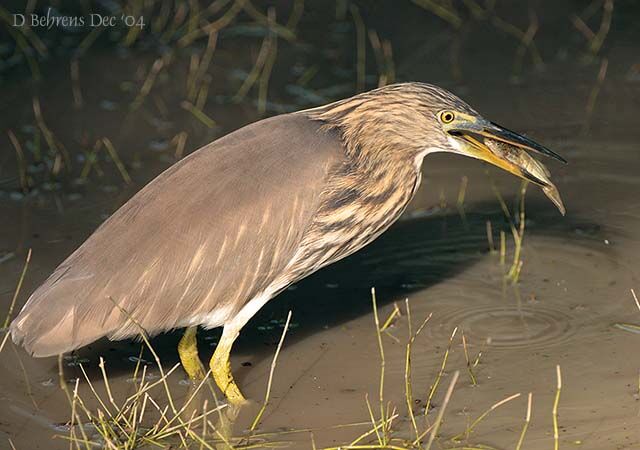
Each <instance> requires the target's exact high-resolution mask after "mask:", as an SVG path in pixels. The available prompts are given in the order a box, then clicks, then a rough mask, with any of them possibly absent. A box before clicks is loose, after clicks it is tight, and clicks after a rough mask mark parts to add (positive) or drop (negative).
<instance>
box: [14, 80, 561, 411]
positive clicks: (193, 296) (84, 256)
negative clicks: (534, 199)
mask: <svg viewBox="0 0 640 450" xmlns="http://www.w3.org/2000/svg"><path fill="white" fill-rule="evenodd" d="M498 144H499V145H498ZM505 146H506V148H505ZM527 151H532V152H537V153H540V154H543V155H546V156H550V157H553V158H555V159H558V160H560V161H563V162H566V161H564V159H563V158H562V157H560V156H559V155H557V154H556V153H554V152H553V151H551V150H549V149H548V148H546V147H544V146H542V145H540V144H538V143H536V142H534V141H533V140H531V139H529V138H528V137H525V136H524V135H521V134H517V133H515V132H513V131H510V130H508V129H506V128H504V127H502V126H500V125H497V124H495V123H493V122H491V121H489V120H487V119H485V118H483V117H482V116H481V115H480V114H479V113H477V112H476V111H475V110H474V109H473V108H471V107H470V106H469V105H468V104H466V103H465V102H464V101H462V100H461V99H460V98H458V97H457V96H455V95H454V94H452V93H450V92H448V91H447V90H445V89H442V88H440V87H437V86H435V85H431V84H426V83H418V82H408V83H398V84H392V85H388V86H384V87H381V88H377V89H374V90H371V91H368V92H364V93H359V94H357V95H355V96H353V97H350V98H347V99H343V100H339V101H337V102H333V103H330V104H327V105H324V106H320V107H316V108H312V109H306V110H303V111H298V112H293V113H287V114H282V115H278V116H274V117H271V118H267V119H263V120H260V121H258V122H255V123H252V124H249V125H247V126H245V127H243V128H240V129H238V130H236V131H234V132H232V133H230V134H227V135H226V136H223V137H221V138H219V139H217V140H215V141H213V142H211V143H210V144H208V145H205V146H204V147H202V148H200V149H199V150H197V151H195V152H193V153H191V154H190V155H189V156H187V157H185V158H184V159H182V160H180V161H179V162H177V163H175V164H174V165H172V166H171V167H169V168H168V169H166V170H165V171H164V172H162V173H161V174H160V175H159V176H157V177H156V178H155V179H153V180H152V181H151V182H149V183H148V184H147V185H146V186H145V187H144V188H142V189H141V190H140V191H139V192H138V193H136V194H135V195H134V196H133V197H132V198H131V199H130V200H128V201H127V202H126V203H125V204H124V205H123V206H121V207H120V208H119V209H118V210H117V211H116V212H115V213H113V215H111V216H110V217H109V218H108V219H106V220H105V221H104V222H103V223H102V224H101V225H100V226H99V227H98V228H97V230H96V231H95V232H94V233H93V234H92V235H91V236H90V237H89V238H88V239H87V240H86V241H85V242H84V243H83V244H82V245H80V247H79V248H78V249H77V250H75V251H74V252H73V253H72V254H71V255H70V256H69V257H68V258H67V259H66V260H64V261H63V262H62V263H61V264H60V265H59V266H58V267H57V268H56V269H55V270H54V271H53V273H52V274H51V275H50V276H49V277H48V278H47V279H46V280H45V281H44V283H43V284H42V285H41V286H40V287H38V288H37V289H36V290H35V291H34V292H33V293H32V294H31V296H30V297H29V299H28V301H27V302H26V304H25V305H24V307H23V308H22V310H21V312H20V313H19V315H18V316H17V317H16V318H15V320H14V321H13V322H12V324H11V327H10V332H11V335H12V338H13V340H14V342H16V343H17V344H22V345H23V346H24V348H25V349H26V350H27V351H28V352H29V353H30V354H31V355H32V356H34V357H46V356H53V355H58V354H61V353H65V352H69V351H72V350H74V349H77V348H79V347H82V346H85V345H87V344H90V343H91V342H93V341H96V340H98V339H100V338H103V337H107V338H109V339H110V340H121V339H125V338H130V337H135V336H136V335H138V334H139V333H140V328H142V329H143V330H144V331H145V332H146V333H148V335H149V336H153V335H156V334H159V333H162V332H166V331H170V330H174V329H179V328H185V329H186V330H185V332H184V335H183V336H182V338H181V339H180V341H179V344H178V354H179V358H180V361H181V363H182V366H183V368H184V370H185V372H186V373H187V375H188V376H189V378H190V379H192V380H194V381H197V380H201V379H202V378H203V377H204V376H205V375H206V373H205V371H204V366H203V364H202V362H201V360H200V358H199V356H198V347H197V339H196V334H197V329H198V327H203V328H205V329H211V328H216V327H223V329H222V334H221V337H220V339H219V342H218V344H217V346H216V349H215V351H214V353H213V356H212V357H211V360H210V362H209V366H210V368H211V374H212V376H213V378H214V380H215V383H216V384H217V386H218V387H219V388H220V390H221V391H222V393H224V395H225V396H226V397H227V399H228V401H229V402H230V403H233V404H238V403H242V402H243V401H244V396H243V395H242V393H241V391H240V389H239V388H238V385H237V384H236V382H235V381H234V378H233V375H232V371H231V364H230V353H231V349H232V346H233V343H234V341H235V340H236V338H237V337H238V335H239V333H240V331H241V329H242V328H243V326H244V325H245V324H246V323H247V322H248V321H249V319H251V317H252V316H254V315H255V314H256V312H257V311H258V310H260V308H262V307H263V306H264V305H265V304H266V303H267V302H268V301H269V300H270V299H272V298H274V297H275V296H276V295H278V293H280V292H282V291H283V290H284V289H286V288H287V287H288V286H290V285H291V284H293V283H296V282H297V281H299V280H301V279H303V278H305V277H307V276H308V275H310V274H312V273H314V272H316V271H317V270H319V269H321V268H322V267H325V266H327V265H329V264H332V263H334V262H336V261H338V260H340V259H342V258H345V257H346V256H348V255H350V254H352V253H354V252H356V251H357V250H359V249H361V248H362V247H364V246H366V245H367V244H369V243H370V242H372V241H373V240H374V239H376V238H377V237H378V236H380V234H382V233H383V232H384V231H385V230H387V229H388V228H389V227H390V226H391V225H392V224H393V223H394V222H395V221H396V220H397V219H398V218H399V217H400V215H401V214H402V213H403V211H404V210H405V208H406V207H407V205H408V204H409V202H410V201H411V199H412V197H413V196H414V194H415V193H416V191H417V190H418V187H419V186H420V182H421V178H422V175H421V166H422V162H423V159H424V158H425V156H427V155H429V154H431V153H435V152H447V153H454V154H458V155H465V156H470V157H473V158H476V159H480V160H483V161H486V162H488V163H490V164H493V165H495V166H498V167H500V168H501V169H504V170H506V171H508V172H510V173H512V174H514V175H516V176H518V177H520V178H523V179H526V180H529V181H532V182H533V183H536V184H538V185H540V186H541V187H542V188H543V189H545V190H546V191H545V192H547V193H548V191H550V190H554V191H555V186H553V184H552V183H551V181H550V180H549V178H548V171H546V168H545V167H544V166H542V164H540V163H538V162H537V160H535V159H533V158H532V157H530V156H529V155H528V153H527ZM555 192H556V193H557V191H555ZM550 197H552V200H553V199H554V198H553V196H551V195H550ZM557 199H558V201H559V197H557ZM554 201H555V200H554ZM556 203H557V202H556ZM557 204H558V203H557ZM558 206H559V207H560V206H561V203H560V204H558ZM561 210H562V212H564V209H563V208H561Z"/></svg>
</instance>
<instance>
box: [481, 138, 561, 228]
mask: <svg viewBox="0 0 640 450" xmlns="http://www.w3.org/2000/svg"><path fill="white" fill-rule="evenodd" d="M484 144H485V145H486V147H487V148H488V149H489V150H491V152H493V153H494V154H495V156H497V157H498V158H500V159H503V160H506V161H508V162H510V163H511V164H513V165H514V166H516V167H518V168H519V169H520V171H521V176H522V178H525V179H527V180H529V181H531V182H533V183H535V184H537V185H539V186H541V187H542V192H544V193H545V195H546V196H547V197H548V198H549V200H551V201H552V202H553V204H554V205H556V207H557V208H558V210H559V211H560V214H562V215H563V216H564V215H565V212H566V210H565V207H564V204H563V203H562V199H561V198H560V193H559V192H558V188H556V186H555V185H554V184H553V182H552V181H551V178H550V177H551V174H550V173H549V170H548V169H547V168H546V167H545V166H544V165H542V163H541V162H539V161H538V160H536V159H534V158H533V157H531V156H530V155H529V154H528V153H527V152H526V151H524V150H523V149H522V148H520V147H516V146H515V145H511V144H508V143H506V142H504V141H497V140H494V139H491V138H488V137H485V138H484Z"/></svg>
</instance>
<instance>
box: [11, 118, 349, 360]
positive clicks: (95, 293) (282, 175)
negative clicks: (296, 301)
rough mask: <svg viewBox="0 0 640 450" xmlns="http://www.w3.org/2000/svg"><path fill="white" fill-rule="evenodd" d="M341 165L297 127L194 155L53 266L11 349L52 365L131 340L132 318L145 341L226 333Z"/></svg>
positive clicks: (287, 253)
mask: <svg viewBox="0 0 640 450" xmlns="http://www.w3.org/2000/svg"><path fill="white" fill-rule="evenodd" d="M343 155H344V152H343V149H342V147H341V143H340V140H339V138H338V137H337V135H336V134H334V133H333V132H330V131H323V130H321V129H319V123H317V122H312V121H310V120H309V119H307V118H305V117H304V116H301V115H283V116H278V117H274V118H271V119H267V120H263V121H261V122H257V123H255V124H252V125H249V126H247V127H244V128H242V129H240V130H238V131H236V132H234V133H231V134H229V135H227V136H225V137H223V138H221V139H219V140H217V141H215V142H213V143H211V144H209V145H207V146H205V147H203V148H202V149H200V150H198V151H196V152H194V153H193V154H191V155H190V156H188V157H187V158H185V159H184V160H182V161H180V162H178V163H176V164H175V165H173V166H172V167H170V168H169V169H167V170H166V171H165V172H163V173H162V174H161V175H160V176H158V177H157V178H156V179H154V180H153V181H152V182H151V183H149V184H148V185H147V186H146V187H144V188H143V189H142V190H141V191H140V192H138V193H137V194H136V195H135V196H134V197H132V198H131V199H130V200H129V201H128V202H127V203H126V204H125V205H123V206H122V207H121V208H120V209H118V210H117V211H116V212H115V213H114V214H113V215H112V216H111V217H110V218H109V219H107V220H106V221H105V222H104V223H103V224H102V225H101V226H100V227H99V228H98V229H97V230H96V232H95V233H94V234H93V235H91V236H90V237H89V238H88V239H87V240H86V241H85V242H84V244H82V245H81V246H80V247H79V248H78V249H77V250H76V251H75V252H74V253H73V254H72V255H71V256H69V257H68V258H67V259H66V260H65V261H64V262H63V263H62V264H60V266H59V267H58V268H57V269H56V270H55V272H54V273H53V274H52V275H51V276H50V277H49V278H48V279H47V280H46V281H45V282H44V284H43V285H42V286H41V287H40V288H38V289H37V290H36V291H35V292H34V293H33V294H32V295H31V297H30V299H29V301H28V302H27V304H26V305H25V307H24V308H23V310H22V312H21V313H20V315H19V316H18V317H17V319H16V320H15V321H14V323H13V324H12V326H11V332H12V334H13V338H14V340H16V341H18V342H23V344H24V345H25V347H26V349H27V350H28V351H30V352H31V353H33V354H35V355H38V356H47V355H53V354H57V353H61V352H65V351H69V350H71V349H74V348H77V347H80V346H82V345H86V344H88V343H90V342H92V341H94V340H96V339H98V338H100V337H102V336H109V337H111V338H114V339H119V338H123V337H126V336H131V335H135V334H138V333H139V331H140V330H139V327H138V326H137V325H136V324H135V323H133V322H132V321H131V318H133V319H135V321H137V322H138V323H139V324H140V325H142V327H144V329H145V330H146V331H147V332H149V333H151V334H153V333H157V332H160V331H163V330H169V329H171V328H175V327H180V326H185V325H187V324H195V323H206V324H208V325H210V326H216V325H220V324H222V323H223V322H224V319H225V317H226V316H229V315H233V313H234V312H236V311H237V310H238V309H239V308H240V307H242V305H243V304H244V303H245V302H246V301H248V300H249V299H251V298H252V297H253V296H255V295H257V294H258V293H259V292H260V291H261V290H262V289H265V288H266V287H267V286H268V285H269V283H271V282H272V281H273V280H274V278H275V277H277V276H278V275H279V274H280V272H281V271H282V270H283V269H284V267H285V266H286V264H287V263H288V262H289V260H290V259H291V257H292V256H293V254H294V252H295V250H296V248H297V246H298V244H299V242H300V240H301V237H302V234H303V233H304V231H305V228H306V227H307V225H308V224H309V223H310V220H311V219H312V217H313V215H314V213H315V211H316V209H317V207H318V201H319V197H320V194H321V192H322V190H323V189H324V187H325V181H326V177H327V173H328V172H329V170H330V168H331V167H332V166H334V165H335V164H339V163H340V162H341V159H342V158H343V157H344V156H343ZM116 304H117V305H118V307H116V306H115V305H116ZM120 308H122V309H123V310H125V311H126V314H125V313H123V312H122V311H121V310H120ZM216 321H218V322H220V323H216Z"/></svg>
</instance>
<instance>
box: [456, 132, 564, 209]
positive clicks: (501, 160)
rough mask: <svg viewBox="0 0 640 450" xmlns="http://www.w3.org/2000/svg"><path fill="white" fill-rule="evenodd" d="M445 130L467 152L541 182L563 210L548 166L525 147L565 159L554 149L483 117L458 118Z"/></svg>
mask: <svg viewBox="0 0 640 450" xmlns="http://www.w3.org/2000/svg"><path fill="white" fill-rule="evenodd" d="M447 132H448V133H449V134H450V135H452V136H453V137H454V138H456V140H457V142H459V143H460V144H461V146H462V152H463V153H464V154H466V155H467V156H471V157H473V158H477V159H481V160H483V161H486V162H488V163H490V164H493V165H494V166H497V167H500V168H501V169H503V170H506V171H507V172H510V173H512V174H514V175H516V176H518V177H520V178H524V179H525V180H528V181H531V182H533V183H535V184H537V185H539V186H542V188H543V191H544V192H545V194H547V196H549V198H550V199H551V200H552V201H553V202H554V203H555V204H556V206H557V207H558V209H559V210H560V212H561V213H562V214H564V206H563V205H562V201H561V200H560V196H559V194H558V191H557V189H556V187H555V186H554V185H553V183H552V182H551V180H550V179H549V171H548V170H547V168H546V167H545V166H544V165H542V163H540V162H538V161H537V160H535V159H534V158H532V157H531V156H530V155H529V154H528V153H527V152H526V151H527V150H528V151H532V152H536V153H540V154H542V155H545V156H549V157H551V158H554V159H557V160H559V161H562V162H563V163H566V162H567V161H566V160H565V159H564V158H562V157H561V156H560V155H558V154H557V153H555V152H553V151H551V150H549V149H548V148H546V147H543V146H542V145H540V144H538V143H536V142H534V141H532V140H531V139H529V138H527V137H525V136H522V135H520V134H517V133H515V132H513V131H511V130H508V129H506V128H504V127H501V126H500V125H497V124H495V123H493V122H488V121H485V120H483V119H476V120H460V121H458V122H457V123H453V124H451V127H450V128H449V129H448V130H447Z"/></svg>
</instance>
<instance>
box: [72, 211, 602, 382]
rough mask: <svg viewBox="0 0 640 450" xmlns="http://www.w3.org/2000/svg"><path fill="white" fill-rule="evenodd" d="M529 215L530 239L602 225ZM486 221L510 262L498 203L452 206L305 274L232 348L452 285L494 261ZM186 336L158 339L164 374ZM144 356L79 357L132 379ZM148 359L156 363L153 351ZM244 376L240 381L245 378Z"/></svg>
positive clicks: (211, 345) (110, 349) (211, 344)
mask: <svg viewBox="0 0 640 450" xmlns="http://www.w3.org/2000/svg"><path fill="white" fill-rule="evenodd" d="M527 214H528V217H529V218H528V219H527V230H526V232H525V239H526V236H527V233H531V234H536V235H543V236H548V237H554V236H557V237H558V239H562V238H566V236H567V234H568V233H571V234H572V235H574V236H575V233H573V231H574V230H576V229H578V228H579V229H588V230H591V231H590V233H588V234H586V235H585V234H582V235H580V236H579V239H584V240H585V243H586V240H587V239H590V238H592V236H593V235H596V234H598V230H599V229H600V226H599V225H598V224H591V223H590V224H585V222H584V221H581V220H580V218H579V217H573V216H572V217H565V218H561V216H559V215H558V214H557V213H556V211H555V210H553V209H552V207H551V206H550V205H549V203H547V202H543V201H540V202H536V201H530V202H529V204H528V205H527ZM487 221H491V223H492V226H493V234H494V242H495V243H496V245H499V235H498V233H499V231H500V230H506V231H507V239H508V240H507V257H509V251H510V247H511V246H512V239H511V235H510V233H509V232H508V229H509V226H508V223H507V222H506V220H505V218H504V216H503V214H502V212H501V210H500V209H499V208H498V207H497V204H496V202H483V203H477V204H473V205H472V207H471V208H470V211H468V212H466V213H465V214H464V217H463V216H461V215H460V214H459V212H457V211H455V209H454V210H445V211H437V210H435V211H434V212H433V213H424V214H421V217H408V218H405V219H404V220H401V221H399V222H398V223H396V224H395V225H394V226H393V227H391V229H389V231H387V232H386V233H384V234H383V235H382V236H381V237H380V238H378V239H377V240H376V241H374V242H373V243H372V244H371V245H369V246H367V247H366V248H364V249H363V250H361V251H359V252H357V253H355V254H354V255H352V256H350V257H348V258H346V259H344V260H342V261H339V262H338V263H336V264H333V265H331V266H329V267H326V268H324V269H322V270H320V271H319V272H317V273H315V274H313V275H311V276H309V277H307V278H306V279H304V280H302V281H301V282H299V283H298V284H296V285H294V286H292V287H290V288H289V289H288V290H286V291H284V292H283V293H282V294H280V295H279V296H278V297H276V298H275V299H273V300H271V301H270V302H269V303H268V304H267V305H266V306H265V307H264V308H262V310H261V311H260V312H258V314H256V316H254V318H253V319H252V320H251V321H250V322H249V323H248V324H247V325H246V326H245V327H244V329H243V330H242V333H241V334H240V337H239V338H238V340H237V342H236V345H235V346H234V354H236V355H238V354H247V355H248V354H250V355H251V361H252V363H251V364H252V365H256V364H258V363H259V362H260V361H262V360H263V359H264V358H271V357H272V354H273V351H274V347H275V346H276V344H277V342H278V339H279V338H280V335H281V333H282V324H283V323H284V318H286V315H287V312H288V311H289V310H292V311H293V322H294V323H295V325H296V327H295V330H292V331H293V332H290V333H289V334H288V335H287V344H292V343H294V342H297V341H300V340H304V339H305V338H306V337H307V336H310V335H312V334H314V333H317V332H318V331H320V330H322V329H326V328H331V327H336V326H339V325H340V324H343V323H345V322H348V321H349V320H352V319H354V318H357V317H360V316H363V315H367V314H369V313H370V312H371V293H370V290H371V288H372V287H375V288H376V291H377V297H378V304H379V306H383V305H385V304H388V303H390V302H393V301H403V300H404V299H405V298H407V297H410V296H411V294H412V293H414V292H417V291H420V290H423V289H426V288H428V287H430V286H433V285H435V284H437V283H440V282H446V280H447V279H449V278H452V277H454V276H456V275H457V274H459V273H461V272H463V271H465V269H467V268H468V267H469V266H470V265H472V264H474V263H476V262H478V261H479V260H480V259H482V258H485V257H488V254H489V246H488V241H487V233H486V222H487ZM507 261H509V260H508V259H507ZM220 331H221V329H215V330H209V331H200V333H199V348H200V356H201V358H202V359H203V361H208V358H209V357H210V356H211V354H212V353H213V350H214V349H215V343H216V342H217V339H218V336H219V334H220ZM181 335H182V330H176V331H174V332H171V333H165V334H162V335H159V336H156V337H155V338H154V339H153V340H152V345H153V346H154V349H155V350H156V351H157V353H158V355H159V357H160V359H161V361H162V362H163V365H164V366H165V369H166V368H169V367H172V366H173V365H174V364H175V363H177V362H178V358H177V350H176V348H177V343H178V340H179V339H180V337H181ZM265 349H268V350H265ZM139 351H140V343H139V342H136V341H134V340H128V341H119V342H110V341H108V340H106V339H102V340H100V341H98V342H96V343H94V344H92V345H89V346H87V347H85V348H82V349H80V350H78V351H77V352H76V354H77V356H78V357H79V358H81V359H88V360H91V361H93V360H96V359H97V358H98V357H99V356H101V355H102V356H104V357H105V359H107V360H108V365H109V367H110V369H109V370H110V373H111V374H112V375H126V374H128V373H130V372H131V371H132V360H131V358H132V357H134V356H137V355H138V354H139ZM144 359H145V360H148V361H150V362H151V361H152V358H151V355H150V354H149V352H148V351H147V350H145V356H144ZM87 369H88V372H89V376H90V377H92V378H93V379H100V378H101V377H102V375H101V373H100V371H99V369H98V367H97V365H96V364H89V365H87ZM78 374H80V373H78ZM67 375H72V372H71V371H70V372H69V373H68V374H67ZM238 379H239V382H240V383H242V374H240V376H239V377H238Z"/></svg>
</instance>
